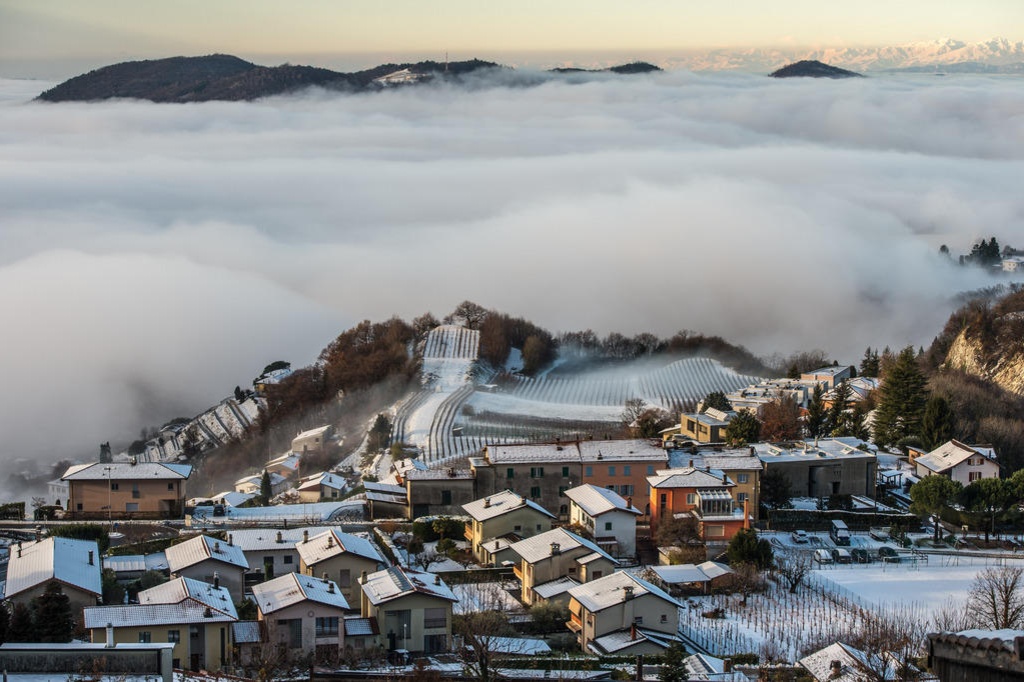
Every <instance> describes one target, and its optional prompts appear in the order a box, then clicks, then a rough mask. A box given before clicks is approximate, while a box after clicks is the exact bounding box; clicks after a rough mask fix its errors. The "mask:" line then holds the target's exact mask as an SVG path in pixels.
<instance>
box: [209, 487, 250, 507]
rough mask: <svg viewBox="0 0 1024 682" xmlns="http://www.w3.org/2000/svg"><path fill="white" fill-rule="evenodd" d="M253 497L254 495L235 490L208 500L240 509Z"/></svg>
mask: <svg viewBox="0 0 1024 682" xmlns="http://www.w3.org/2000/svg"><path fill="white" fill-rule="evenodd" d="M254 497H256V493H240V492H237V491H235V490H226V491H224V492H222V493H217V494H216V495H214V496H213V497H212V498H210V499H212V500H214V501H215V502H217V503H218V504H226V505H227V506H229V507H241V506H242V505H243V504H245V503H246V502H248V501H249V500H251V499H253V498H254Z"/></svg>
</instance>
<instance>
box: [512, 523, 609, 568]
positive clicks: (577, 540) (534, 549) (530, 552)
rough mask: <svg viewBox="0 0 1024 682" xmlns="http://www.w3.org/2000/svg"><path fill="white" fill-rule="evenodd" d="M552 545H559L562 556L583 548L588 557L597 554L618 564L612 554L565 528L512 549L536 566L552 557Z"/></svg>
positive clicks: (546, 533)
mask: <svg viewBox="0 0 1024 682" xmlns="http://www.w3.org/2000/svg"><path fill="white" fill-rule="evenodd" d="M552 543H557V544H558V550H559V552H561V553H562V554H564V553H566V552H570V551H572V550H574V549H578V548H581V547H582V548H583V549H584V550H587V551H585V552H584V553H585V554H587V555H589V554H591V553H597V554H599V555H600V556H601V557H603V558H605V559H608V560H609V561H611V562H612V563H614V564H617V563H618V562H617V561H616V560H615V559H613V558H612V557H611V555H610V554H608V553H607V552H605V551H604V550H603V549H601V548H600V547H598V546H597V545H596V544H594V543H593V542H591V541H590V540H586V539H584V538H581V537H580V536H579V535H576V534H575V533H570V532H569V531H567V530H566V529H564V528H555V529H552V530H549V531H547V532H544V533H541V534H539V535H534V536H533V537H532V538H526V539H523V540H520V541H519V542H514V543H512V546H511V547H512V550H513V551H514V552H515V553H516V554H518V555H519V556H521V557H522V558H523V559H524V560H525V561H526V562H527V563H530V564H534V563H537V562H538V561H541V560H542V559H546V558H547V557H549V556H551V545H552Z"/></svg>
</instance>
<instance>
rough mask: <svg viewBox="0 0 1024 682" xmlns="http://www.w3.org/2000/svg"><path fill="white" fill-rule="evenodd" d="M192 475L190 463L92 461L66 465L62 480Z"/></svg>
mask: <svg viewBox="0 0 1024 682" xmlns="http://www.w3.org/2000/svg"><path fill="white" fill-rule="evenodd" d="M190 475H192V465H190V464H164V463H163V462H138V463H137V464H131V463H130V462H111V463H109V464H104V463H102V462H93V463H92V464H76V465H75V466H72V467H68V469H67V471H65V472H64V475H63V476H61V480H64V481H106V480H110V481H141V480H152V479H166V480H181V479H186V478H188V477H189V476H190Z"/></svg>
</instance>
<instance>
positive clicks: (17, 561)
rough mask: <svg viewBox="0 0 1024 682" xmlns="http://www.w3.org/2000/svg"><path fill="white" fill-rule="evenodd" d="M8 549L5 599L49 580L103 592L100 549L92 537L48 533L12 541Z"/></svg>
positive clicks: (93, 591)
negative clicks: (58, 535)
mask: <svg viewBox="0 0 1024 682" xmlns="http://www.w3.org/2000/svg"><path fill="white" fill-rule="evenodd" d="M10 549H11V553H10V557H9V560H8V564H7V581H6V582H5V583H4V598H5V599H9V598H10V597H12V596H14V595H16V594H20V593H21V592H24V591H25V590H28V589H31V588H33V587H35V586H36V585H39V584H41V583H44V582H47V581H49V580H57V581H59V582H62V583H64V584H66V585H71V586H73V587H77V588H78V589H80V590H84V591H86V592H91V593H93V594H102V592H103V588H102V586H101V580H100V574H101V569H100V564H101V561H100V552H99V547H98V546H97V544H96V541H95V540H76V539H72V538H61V537H51V538H44V539H42V540H39V541H37V542H23V543H20V544H14V545H11V548H10ZM90 558H91V560H92V561H91V563H90Z"/></svg>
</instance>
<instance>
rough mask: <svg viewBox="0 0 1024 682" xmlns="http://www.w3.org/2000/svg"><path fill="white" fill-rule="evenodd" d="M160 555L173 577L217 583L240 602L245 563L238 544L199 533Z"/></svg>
mask: <svg viewBox="0 0 1024 682" xmlns="http://www.w3.org/2000/svg"><path fill="white" fill-rule="evenodd" d="M164 554H165V555H166V556H167V567H168V569H169V570H170V572H171V576H172V577H174V578H193V579H195V580H201V581H203V582H206V583H211V584H212V583H214V582H217V583H218V584H219V585H223V586H224V587H225V588H227V590H228V592H230V593H231V596H232V597H233V598H234V599H235V601H242V591H243V586H244V581H245V572H246V571H247V570H249V562H248V561H246V559H245V554H244V553H243V552H242V550H241V549H240V548H239V547H235V546H234V545H232V544H231V540H230V536H229V539H228V541H227V542H224V541H223V540H218V539H216V538H211V537H209V536H207V535H199V536H197V537H194V538H192V539H190V540H186V541H185V542H182V543H179V544H177V545H171V546H170V547H168V548H167V549H166V550H164Z"/></svg>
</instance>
